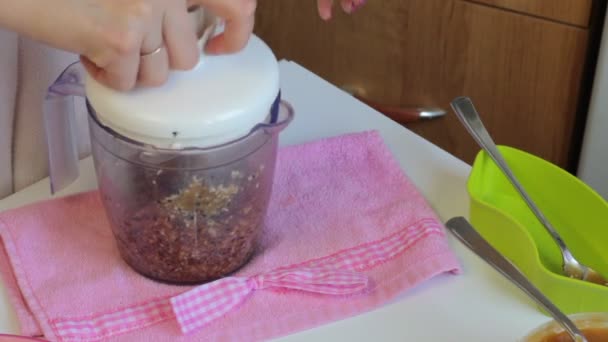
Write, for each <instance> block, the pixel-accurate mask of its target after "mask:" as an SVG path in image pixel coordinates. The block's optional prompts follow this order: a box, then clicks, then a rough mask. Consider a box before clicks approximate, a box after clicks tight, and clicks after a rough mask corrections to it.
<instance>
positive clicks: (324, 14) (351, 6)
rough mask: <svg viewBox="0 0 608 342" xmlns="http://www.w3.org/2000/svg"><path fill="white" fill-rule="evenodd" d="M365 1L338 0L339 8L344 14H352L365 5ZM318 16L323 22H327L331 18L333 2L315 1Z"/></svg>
mask: <svg viewBox="0 0 608 342" xmlns="http://www.w3.org/2000/svg"><path fill="white" fill-rule="evenodd" d="M365 2H366V0H340V7H342V10H343V11H344V12H346V13H349V14H350V13H353V12H354V11H356V10H358V9H359V8H360V7H361V6H363V5H364V4H365ZM317 6H318V9H319V16H320V17H321V18H322V19H323V20H329V19H331V17H332V12H333V6H334V0H317Z"/></svg>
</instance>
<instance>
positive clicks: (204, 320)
mask: <svg viewBox="0 0 608 342" xmlns="http://www.w3.org/2000/svg"><path fill="white" fill-rule="evenodd" d="M367 285H368V277H367V276H366V275H364V274H362V273H358V272H354V271H347V270H338V269H330V268H324V267H313V268H308V267H302V268H296V269H283V270H276V271H272V272H269V273H266V274H261V275H257V276H254V277H250V278H245V277H230V278H224V279H220V280H217V281H215V282H212V283H209V284H205V285H202V286H199V287H196V288H194V289H193V290H190V291H188V292H186V293H183V294H181V295H179V296H176V297H173V298H171V306H172V307H173V312H174V313H175V318H176V319H177V322H178V323H179V325H180V328H181V330H182V332H183V333H184V334H187V333H190V332H192V331H194V330H196V329H199V328H202V327H204V326H205V325H207V324H209V323H211V322H213V321H214V320H216V319H218V318H220V317H222V316H223V315H224V314H226V313H228V312H230V311H231V310H232V309H234V308H235V307H236V306H238V305H239V304H241V303H242V302H243V301H245V300H246V299H247V297H249V295H250V294H251V293H252V292H253V291H255V290H261V289H267V288H282V289H291V290H300V291H306V292H311V293H318V294H325V295H351V294H356V293H360V292H362V291H364V290H365V289H366V288H367Z"/></svg>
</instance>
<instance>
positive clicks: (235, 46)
mask: <svg viewBox="0 0 608 342" xmlns="http://www.w3.org/2000/svg"><path fill="white" fill-rule="evenodd" d="M192 3H193V2H192V1H191V2H190V3H189V4H192ZM194 3H195V4H197V5H200V6H202V7H204V8H205V9H206V10H209V11H211V12H212V13H214V14H215V15H216V16H218V17H220V18H221V19H223V20H224V22H225V27H224V32H223V33H221V34H220V35H218V36H215V37H213V38H212V39H210V40H209V41H208V42H207V45H206V47H205V50H206V52H207V53H210V54H226V53H233V52H238V51H240V50H241V49H243V48H244V47H245V45H247V42H248V41H249V37H250V36H251V33H252V32H253V27H254V23H255V10H256V7H257V2H256V1H255V0H195V1H194Z"/></svg>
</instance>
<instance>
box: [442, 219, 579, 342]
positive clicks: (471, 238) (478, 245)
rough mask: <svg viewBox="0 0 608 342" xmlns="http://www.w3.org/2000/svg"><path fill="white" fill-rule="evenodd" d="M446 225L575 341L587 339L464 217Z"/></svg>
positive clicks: (451, 220)
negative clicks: (543, 310) (548, 314)
mask: <svg viewBox="0 0 608 342" xmlns="http://www.w3.org/2000/svg"><path fill="white" fill-rule="evenodd" d="M446 227H447V228H448V229H449V230H450V231H451V232H452V234H454V235H455V236H456V237H457V238H458V239H459V240H460V241H461V242H462V243H463V244H464V245H465V246H467V247H468V248H469V249H470V250H471V251H473V252H474V253H475V254H477V256H479V257H480V258H482V259H483V260H484V261H485V262H487V263H488V264H490V265H491V266H492V267H493V268H494V269H496V270H497V271H498V272H500V273H501V274H502V275H503V276H505V277H506V278H507V279H509V280H510V281H511V282H512V283H513V284H515V285H517V286H518V287H519V288H520V289H521V290H523V291H524V292H525V293H526V294H527V295H528V296H529V297H530V298H532V299H533V300H534V301H535V302H536V303H538V304H539V305H540V306H542V307H543V308H544V309H545V310H546V311H547V312H549V313H550V314H551V316H553V318H554V319H555V320H556V321H557V322H558V323H559V324H560V325H561V326H563V327H564V329H566V331H567V332H568V334H570V336H572V338H573V339H574V341H581V342H585V341H587V340H586V339H585V338H584V337H583V334H582V333H581V331H580V330H579V329H578V328H577V327H576V325H575V324H574V323H573V322H572V321H571V320H570V319H569V318H568V317H567V316H566V315H565V314H563V313H562V312H561V311H560V310H559V309H558V308H557V307H556V306H555V305H554V304H553V303H552V302H551V301H550V300H549V299H548V298H547V297H545V295H543V294H542V292H540V290H538V288H536V286H534V285H533V284H532V283H531V282H530V281H529V280H528V279H527V278H526V276H525V275H524V274H523V273H521V271H520V270H519V269H518V268H517V266H515V265H514V264H513V263H511V262H510V261H509V260H508V259H507V258H505V257H504V256H503V255H502V254H500V253H499V252H498V251H497V250H496V249H494V247H492V246H491V245H490V244H489V243H488V242H487V241H486V240H485V239H484V238H483V237H482V236H481V235H480V234H479V233H478V232H477V231H476V230H475V229H474V228H473V227H472V226H471V225H470V224H469V222H468V221H467V220H466V219H465V218H463V217H454V218H452V219H450V220H448V222H447V223H446Z"/></svg>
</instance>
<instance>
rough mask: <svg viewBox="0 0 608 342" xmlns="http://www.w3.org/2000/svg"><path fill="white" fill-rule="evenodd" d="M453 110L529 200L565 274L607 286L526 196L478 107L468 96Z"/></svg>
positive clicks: (456, 103) (461, 99) (455, 102)
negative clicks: (576, 256)
mask: <svg viewBox="0 0 608 342" xmlns="http://www.w3.org/2000/svg"><path fill="white" fill-rule="evenodd" d="M452 108H453V109H454V111H455V112H456V114H457V116H458V119H460V122H462V124H463V125H464V126H465V127H466V128H467V130H468V131H469V133H470V134H471V135H472V136H473V138H475V141H477V143H478V144H479V145H480V146H481V147H482V148H483V149H484V150H485V151H486V152H487V153H488V154H489V155H490V157H491V158H492V160H494V162H495V163H496V165H498V167H499V168H500V170H501V171H502V172H503V173H504V174H505V175H506V176H507V178H508V179H509V180H510V181H511V184H513V186H514V187H515V189H517V192H518V193H519V194H520V195H521V197H523V199H524V200H525V201H526V204H527V205H528V207H529V208H530V209H531V210H532V212H533V213H534V215H536V217H537V218H538V220H539V221H540V222H541V223H542V224H543V226H544V227H545V228H546V229H547V231H548V232H549V234H551V237H552V238H553V240H555V242H556V243H557V245H558V246H559V248H560V250H561V253H562V258H563V263H562V269H563V271H564V274H565V275H566V276H568V277H570V278H575V279H580V280H584V281H588V282H592V283H596V284H600V285H608V281H607V280H606V279H605V278H604V277H602V276H601V275H600V274H599V273H598V272H597V271H595V270H593V269H591V268H590V267H589V266H586V265H583V264H581V263H580V262H578V261H577V260H576V258H574V256H573V255H572V253H571V252H570V250H569V249H568V247H567V246H566V243H565V242H564V241H563V240H562V238H561V237H560V235H559V234H558V233H557V231H556V230H555V228H553V226H552V225H551V223H549V220H547V218H546V217H545V216H544V215H543V213H542V212H541V211H540V209H539V208H538V207H537V206H536V204H534V202H533V201H532V199H531V198H530V196H528V194H527V193H526V191H525V190H524V188H523V187H522V185H521V184H520V183H519V181H518V180H517V179H516V178H515V175H513V173H512V172H511V170H510V169H509V166H508V165H507V163H506V162H505V160H504V158H503V157H502V155H501V154H500V152H499V151H498V149H497V148H496V144H494V141H493V140H492V138H491V137H490V134H489V133H488V131H487V130H486V128H485V127H484V125H483V123H482V121H481V119H480V118H479V114H477V111H476V110H475V106H473V102H471V100H470V99H469V98H468V97H458V98H456V99H455V100H454V101H452Z"/></svg>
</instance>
